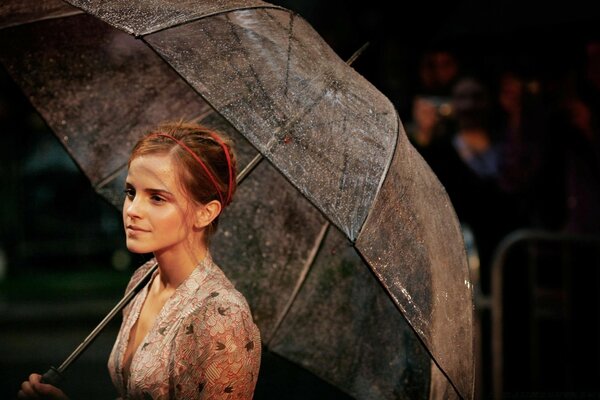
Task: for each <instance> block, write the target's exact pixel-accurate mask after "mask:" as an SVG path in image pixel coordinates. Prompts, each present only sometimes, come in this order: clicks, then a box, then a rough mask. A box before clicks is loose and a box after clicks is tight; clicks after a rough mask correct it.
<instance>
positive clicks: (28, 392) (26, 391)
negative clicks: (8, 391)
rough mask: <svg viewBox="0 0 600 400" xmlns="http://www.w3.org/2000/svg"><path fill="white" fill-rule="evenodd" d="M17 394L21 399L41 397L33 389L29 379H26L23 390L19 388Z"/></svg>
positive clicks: (22, 386)
mask: <svg viewBox="0 0 600 400" xmlns="http://www.w3.org/2000/svg"><path fill="white" fill-rule="evenodd" d="M17 396H18V397H19V399H39V398H40V397H39V396H38V394H37V393H36V391H35V390H34V389H33V386H32V385H31V382H29V381H25V382H23V383H22V384H21V390H19V393H18V394H17Z"/></svg>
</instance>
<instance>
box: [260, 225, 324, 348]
mask: <svg viewBox="0 0 600 400" xmlns="http://www.w3.org/2000/svg"><path fill="white" fill-rule="evenodd" d="M330 226H331V223H330V222H329V221H326V222H325V224H323V226H322V227H321V231H320V232H319V234H318V235H317V239H316V240H315V244H314V246H313V248H312V250H311V252H310V254H309V255H308V259H307V260H306V262H305V263H304V266H303V267H302V271H301V272H300V276H299V279H298V281H297V282H296V286H295V287H294V290H293V291H292V294H291V295H290V298H289V299H288V302H287V303H286V305H285V307H284V308H283V311H282V312H281V313H280V314H279V317H278V318H277V322H276V323H275V326H274V327H273V329H272V331H271V337H270V338H269V340H267V341H266V343H265V346H266V347H269V344H270V343H271V341H272V340H273V338H274V337H275V334H276V333H277V331H278V330H279V327H280V326H281V324H282V323H283V320H284V319H285V317H286V316H287V315H288V313H289V312H290V310H291V308H292V305H293V304H294V301H295V300H296V298H297V297H298V293H300V289H301V288H302V286H303V285H304V282H305V281H306V278H307V276H308V273H309V272H310V270H311V268H312V266H313V265H314V263H315V259H316V258H317V254H319V250H320V249H321V246H322V244H323V241H324V240H325V236H326V235H327V232H328V231H329V227H330Z"/></svg>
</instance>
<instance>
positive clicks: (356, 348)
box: [271, 227, 431, 399]
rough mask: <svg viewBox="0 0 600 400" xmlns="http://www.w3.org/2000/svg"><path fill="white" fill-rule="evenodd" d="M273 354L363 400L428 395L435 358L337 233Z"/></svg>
mask: <svg viewBox="0 0 600 400" xmlns="http://www.w3.org/2000/svg"><path fill="white" fill-rule="evenodd" d="M271 349H272V350H273V351H275V352H277V353H279V354H283V355H285V356H286V357H287V358H289V359H290V360H292V361H295V362H297V363H299V364H301V365H304V366H305V367H306V368H307V369H309V370H311V371H313V372H315V373H317V374H318V375H319V376H322V377H323V378H324V379H325V380H328V381H329V382H333V383H335V384H336V385H337V386H339V387H340V388H342V389H343V390H345V391H346V392H348V393H350V394H351V395H353V396H355V397H356V398H358V399H423V398H427V396H428V393H429V383H430V377H429V374H430V368H431V367H430V364H431V359H430V356H429V354H428V353H427V351H426V350H425V348H424V347H423V345H422V344H421V342H420V341H419V339H418V338H417V337H416V336H415V333H414V331H413V330H412V328H411V327H410V326H409V325H408V324H407V323H406V321H405V319H404V318H403V317H402V316H401V315H400V314H399V313H398V312H397V309H396V307H395V305H394V304H393V302H392V301H391V300H390V298H389V296H388V295H387V294H386V293H385V291H384V290H383V288H382V286H381V284H380V283H379V282H377V280H376V279H375V277H374V276H373V274H372V273H371V272H370V271H369V269H368V267H367V266H366V265H365V264H364V262H363V261H362V260H361V258H360V257H359V256H358V255H357V253H356V251H355V249H354V248H353V247H352V246H351V244H350V243H349V242H348V240H347V239H346V238H345V237H344V236H343V235H342V234H341V233H340V232H339V231H338V230H337V229H335V228H333V227H331V228H330V229H329V232H328V233H327V236H326V238H325V240H324V243H323V245H322V246H321V249H320V251H319V253H318V255H317V257H316V260H315V263H314V266H313V268H312V269H311V271H310V273H309V275H308V278H307V279H306V281H305V283H304V285H303V287H302V290H301V291H300V293H299V295H298V298H297V300H296V302H295V303H294V304H293V306H292V308H291V310H290V312H289V314H288V316H287V317H286V319H285V320H284V321H283V323H282V326H281V329H280V330H279V331H278V332H277V333H276V335H275V337H274V339H273V341H272V344H271Z"/></svg>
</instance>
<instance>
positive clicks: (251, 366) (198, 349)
mask: <svg viewBox="0 0 600 400" xmlns="http://www.w3.org/2000/svg"><path fill="white" fill-rule="evenodd" d="M260 353H261V343H260V335H259V332H258V328H257V327H256V325H255V324H254V322H253V321H252V317H251V316H250V314H249V311H248V309H247V308H245V307H242V306H240V305H238V304H235V303H232V302H227V301H224V302H221V301H218V300H217V299H215V300H212V299H211V300H209V301H208V305H206V306H204V307H201V309H200V310H199V312H198V313H194V314H192V315H190V316H189V317H187V318H186V319H185V320H184V321H183V323H182V324H181V326H180V328H179V330H178V332H177V335H176V337H175V343H174V348H173V356H174V359H173V368H172V370H171V372H170V373H171V376H170V379H171V382H170V386H171V388H172V390H173V391H174V393H173V394H174V396H172V397H174V398H177V399H240V400H241V399H251V398H252V396H253V393H254V387H255V385H256V380H257V378H258V371H259V367H260Z"/></svg>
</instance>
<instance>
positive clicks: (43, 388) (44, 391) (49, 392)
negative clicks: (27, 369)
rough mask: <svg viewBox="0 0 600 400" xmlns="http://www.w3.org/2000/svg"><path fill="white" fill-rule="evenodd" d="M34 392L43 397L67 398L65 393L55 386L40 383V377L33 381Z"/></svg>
mask: <svg viewBox="0 0 600 400" xmlns="http://www.w3.org/2000/svg"><path fill="white" fill-rule="evenodd" d="M33 388H34V390H35V392H36V393H37V394H38V395H40V396H41V397H43V398H52V399H68V397H67V396H66V395H65V393H64V392H63V391H62V390H60V389H59V388H57V387H56V386H52V385H49V384H47V383H41V382H40V379H39V378H38V380H37V381H36V382H34V383H33Z"/></svg>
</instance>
